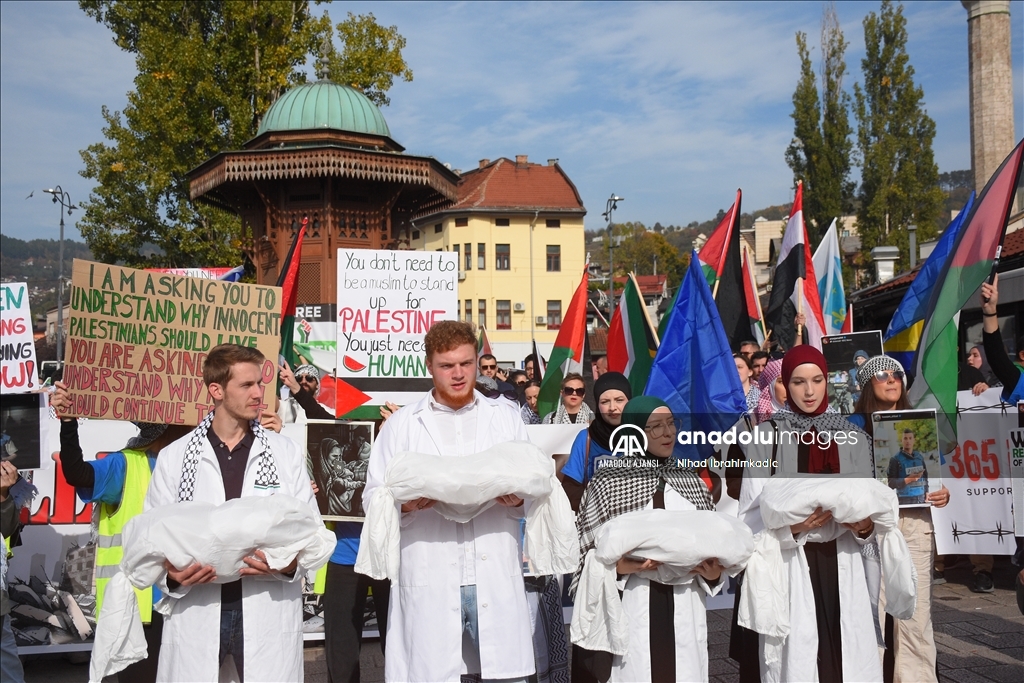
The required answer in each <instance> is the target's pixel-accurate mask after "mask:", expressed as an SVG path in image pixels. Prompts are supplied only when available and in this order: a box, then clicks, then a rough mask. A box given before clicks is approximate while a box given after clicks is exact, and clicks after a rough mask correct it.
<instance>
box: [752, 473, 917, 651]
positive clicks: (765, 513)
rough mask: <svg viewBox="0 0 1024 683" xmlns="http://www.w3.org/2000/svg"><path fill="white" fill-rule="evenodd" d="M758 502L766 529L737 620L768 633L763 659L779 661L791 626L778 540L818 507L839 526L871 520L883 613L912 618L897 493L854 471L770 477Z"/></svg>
mask: <svg viewBox="0 0 1024 683" xmlns="http://www.w3.org/2000/svg"><path fill="white" fill-rule="evenodd" d="M760 505H761V518H762V519H763V520H764V525H765V530H764V531H763V532H761V533H760V534H758V536H757V545H756V548H755V549H754V554H753V556H751V558H750V561H749V562H748V563H747V572H746V574H745V575H744V577H743V590H742V591H741V593H740V604H739V614H738V620H739V624H740V625H741V626H743V627H745V628H749V629H751V630H753V631H757V632H758V633H761V634H763V635H765V636H767V640H766V649H765V658H766V661H767V662H769V663H772V662H776V661H778V659H779V657H780V656H781V651H782V647H783V645H784V644H785V641H786V637H787V636H788V635H789V628H790V615H789V604H790V603H789V601H790V596H789V592H790V587H789V573H788V571H787V569H786V567H785V566H784V564H783V559H782V546H781V542H782V539H783V538H785V537H786V536H788V535H790V530H789V527H791V526H793V525H794V524H799V523H801V522H803V521H805V520H806V519H807V518H808V517H810V516H811V514H812V513H813V512H814V511H815V510H817V509H818V508H819V507H820V508H822V509H823V510H826V511H830V512H831V513H832V519H833V521H834V523H837V524H852V523H855V522H860V521H863V520H865V519H867V518H868V517H870V518H871V520H872V521H873V522H874V524H875V537H876V539H877V541H878V548H879V551H880V554H881V564H882V577H883V580H884V581H885V601H886V604H885V611H886V612H888V613H889V614H891V615H893V616H894V617H896V618H897V619H909V618H910V617H911V616H913V614H914V608H915V606H916V604H917V575H916V573H915V571H914V565H913V562H911V559H910V550H909V549H908V548H907V542H906V540H905V539H904V538H903V534H902V533H900V530H899V527H898V523H899V506H898V502H897V498H896V493H895V491H893V490H892V489H890V488H889V487H888V486H886V485H885V484H883V483H881V482H879V481H875V480H874V479H868V478H866V477H863V476H855V475H851V476H842V475H832V476H828V477H825V476H822V475H808V476H799V477H792V476H791V477H773V478H772V479H770V480H768V481H767V482H766V483H765V485H764V489H763V490H762V491H761V496H760ZM827 529H828V526H826V527H825V528H824V529H823V531H824V530H827ZM832 537H835V534H833V535H832ZM807 540H808V541H812V542H814V541H815V532H814V531H812V532H808V534H807ZM823 540H828V539H823Z"/></svg>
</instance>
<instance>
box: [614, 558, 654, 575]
mask: <svg viewBox="0 0 1024 683" xmlns="http://www.w3.org/2000/svg"><path fill="white" fill-rule="evenodd" d="M660 566H661V562H655V561H654V560H640V559H633V558H631V557H623V558H622V559H620V560H619V561H618V562H617V563H615V571H616V572H617V573H618V574H620V575H622V576H625V575H626V574H636V573H637V572H645V571H647V570H649V569H657V568H658V567H660Z"/></svg>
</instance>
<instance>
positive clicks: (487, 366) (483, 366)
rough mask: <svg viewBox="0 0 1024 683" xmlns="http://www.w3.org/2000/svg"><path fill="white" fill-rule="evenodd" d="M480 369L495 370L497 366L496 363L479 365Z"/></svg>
mask: <svg viewBox="0 0 1024 683" xmlns="http://www.w3.org/2000/svg"><path fill="white" fill-rule="evenodd" d="M480 369H481V370H497V369H498V366H497V365H481V366H480Z"/></svg>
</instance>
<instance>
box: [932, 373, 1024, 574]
mask: <svg viewBox="0 0 1024 683" xmlns="http://www.w3.org/2000/svg"><path fill="white" fill-rule="evenodd" d="M1000 391H1002V387H997V388H994V389H989V390H988V391H986V392H984V393H982V394H981V395H980V396H974V395H973V394H971V392H969V391H960V392H957V407H958V408H959V414H958V415H957V441H958V442H959V443H958V445H957V448H956V449H955V450H954V451H953V452H952V453H947V454H945V455H944V456H942V457H943V461H942V483H943V484H945V486H946V488H948V489H949V505H947V506H946V507H944V508H936V507H933V508H932V522H933V523H934V525H935V545H936V549H937V551H938V553H939V554H940V555H951V554H969V555H1012V554H1013V552H1014V550H1015V545H1014V542H1013V514H1012V511H1011V489H1012V487H1011V479H1010V473H1009V472H1007V465H1008V460H1007V455H1008V453H1009V452H1010V444H1009V441H1010V440H1009V436H1008V435H1009V431H1010V429H1012V428H1016V427H1017V411H1016V410H1015V409H1013V408H1011V407H1010V406H1007V405H1004V404H1002V402H1001V401H1000V398H999V392H1000Z"/></svg>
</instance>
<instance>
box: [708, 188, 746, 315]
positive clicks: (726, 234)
mask: <svg viewBox="0 0 1024 683" xmlns="http://www.w3.org/2000/svg"><path fill="white" fill-rule="evenodd" d="M742 194H743V192H742V191H741V190H736V202H735V203H734V204H733V205H732V207H730V208H729V210H728V211H726V212H725V216H723V217H722V220H721V222H720V223H719V224H718V227H716V228H715V229H714V230H712V231H711V235H709V236H708V241H707V242H705V243H704V246H702V247H701V248H700V251H699V252H697V258H698V259H699V260H700V268H701V270H702V271H704V278H705V279H706V280H707V281H708V287H710V288H711V292H712V294H714V295H717V294H718V289H717V285H718V280H719V279H720V278H721V277H722V272H723V271H724V270H725V262H726V260H727V259H728V257H729V247H730V246H732V242H733V239H732V238H733V234H734V233H735V235H736V237H737V238H739V234H740V231H739V221H740V198H741V197H742ZM738 246H739V243H738V242H737V247H738ZM738 257H739V254H737V258H738Z"/></svg>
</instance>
